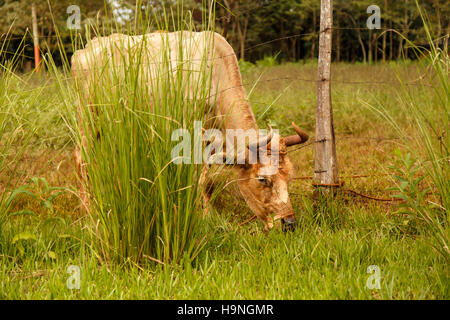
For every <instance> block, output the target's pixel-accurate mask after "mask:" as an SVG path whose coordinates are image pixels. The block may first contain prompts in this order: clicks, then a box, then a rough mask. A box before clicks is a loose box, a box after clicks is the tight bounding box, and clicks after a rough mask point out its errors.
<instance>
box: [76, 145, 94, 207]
mask: <svg viewBox="0 0 450 320" xmlns="http://www.w3.org/2000/svg"><path fill="white" fill-rule="evenodd" d="M73 158H74V160H75V168H76V172H77V176H78V179H79V180H80V181H79V182H80V200H81V204H82V206H83V207H84V208H85V209H86V211H87V212H89V209H90V208H89V197H88V193H87V190H86V183H87V181H88V176H87V170H86V163H85V162H84V161H83V158H82V156H81V149H80V146H78V145H77V146H76V147H75V150H74V151H73Z"/></svg>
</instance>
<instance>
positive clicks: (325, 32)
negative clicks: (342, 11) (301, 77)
mask: <svg viewBox="0 0 450 320" xmlns="http://www.w3.org/2000/svg"><path fill="white" fill-rule="evenodd" d="M332 26H333V0H321V9H320V37H319V61H318V81H317V109H316V137H315V139H316V141H315V164H314V182H315V185H316V186H317V187H321V185H322V186H323V187H325V186H333V185H338V184H339V178H338V165H337V158H336V146H335V137H334V126H333V109H332V105H331V44H332ZM329 189H330V188H326V189H324V191H325V190H329Z"/></svg>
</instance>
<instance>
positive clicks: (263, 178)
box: [258, 176, 269, 184]
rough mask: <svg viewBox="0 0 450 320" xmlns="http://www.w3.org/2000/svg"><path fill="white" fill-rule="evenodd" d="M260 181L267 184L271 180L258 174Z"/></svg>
mask: <svg viewBox="0 0 450 320" xmlns="http://www.w3.org/2000/svg"><path fill="white" fill-rule="evenodd" d="M258 181H259V182H260V183H263V184H267V183H268V182H269V180H268V179H267V178H266V177H263V176H258Z"/></svg>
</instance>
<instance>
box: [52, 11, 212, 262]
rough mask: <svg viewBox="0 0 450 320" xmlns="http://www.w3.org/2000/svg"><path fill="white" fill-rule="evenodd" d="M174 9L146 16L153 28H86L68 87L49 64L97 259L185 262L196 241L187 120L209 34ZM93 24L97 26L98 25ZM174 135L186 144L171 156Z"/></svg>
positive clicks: (199, 96) (201, 83)
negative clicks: (76, 156) (76, 158)
mask: <svg viewBox="0 0 450 320" xmlns="http://www.w3.org/2000/svg"><path fill="white" fill-rule="evenodd" d="M167 16H168V15H165V17H167ZM176 17H178V18H176V20H175V19H174V20H173V21H171V22H170V21H168V20H167V18H165V19H158V18H157V17H156V16H153V17H150V19H153V21H156V22H155V25H156V26H157V30H160V31H159V32H156V33H155V32H154V33H152V34H147V35H145V34H144V35H139V36H133V37H132V36H128V35H131V34H133V31H130V30H128V32H127V34H128V35H126V34H124V35H117V34H116V35H114V36H110V37H108V38H97V39H91V37H90V35H89V32H87V33H86V34H87V37H86V40H87V41H86V42H87V43H88V44H89V45H88V46H87V47H86V49H85V50H84V51H83V59H86V61H87V64H86V65H85V66H87V68H85V69H84V70H81V69H82V68H81V69H80V68H78V66H76V65H72V68H75V69H76V71H75V72H74V74H75V78H74V90H73V89H70V88H69V89H68V88H67V86H66V84H65V83H64V81H63V79H62V77H63V76H62V75H61V73H59V71H57V70H56V68H53V69H54V70H55V74H56V75H57V77H59V79H60V88H61V90H60V92H61V93H62V95H63V98H64V100H65V101H66V106H67V107H68V108H72V110H73V112H72V114H75V112H78V120H77V121H75V122H76V124H74V123H73V121H72V129H73V132H74V133H75V140H76V143H77V145H78V146H79V147H80V148H81V151H82V157H83V159H84V161H85V162H86V166H85V175H86V177H85V179H84V181H83V182H82V183H84V184H85V185H86V188H87V191H88V194H89V214H90V216H91V217H92V225H91V227H92V230H93V234H94V235H95V236H94V238H95V244H96V245H97V248H98V250H99V252H100V254H101V256H102V257H103V259H105V260H114V261H119V262H125V261H132V262H136V263H141V262H143V261H149V260H150V261H157V262H159V263H172V262H175V263H176V262H179V261H180V260H182V259H183V260H186V259H188V260H189V261H191V260H192V259H193V258H195V256H196V255H197V254H198V252H199V250H200V249H201V247H202V246H203V243H204V237H203V236H202V235H201V234H200V231H199V226H200V225H199V218H200V217H199V209H200V202H199V199H200V198H201V197H200V187H199V183H198V182H199V178H200V175H201V164H200V163H195V162H194V152H196V151H197V152H198V145H197V149H195V150H194V147H195V146H196V143H194V141H200V144H201V143H202V142H201V141H202V137H201V132H202V130H201V127H200V128H197V129H199V131H197V132H196V131H195V130H194V125H195V121H203V119H204V117H205V116H204V115H205V114H206V113H207V108H208V105H209V102H210V100H211V99H212V97H211V96H210V80H211V77H210V73H211V68H209V67H208V63H210V62H211V59H212V58H211V56H210V54H211V52H212V50H211V48H212V46H213V43H212V42H213V37H212V34H213V33H208V32H207V33H203V36H201V37H200V36H199V34H196V33H195V34H194V33H193V30H194V29H193V23H192V21H191V17H190V15H189V14H187V15H185V14H184V13H183V12H182V10H181V9H180V11H179V12H177V15H176ZM169 27H170V28H169ZM141 28H142V26H141ZM142 29H145V28H142ZM169 29H171V30H184V31H183V32H177V33H176V34H173V33H169V32H166V31H167V30H169ZM206 29H208V30H212V27H211V26H209V27H207V28H206ZM154 30H155V29H154V28H153V31H154ZM161 30H164V31H161ZM96 32H97V33H98V34H97V36H99V34H100V33H103V34H104V30H103V29H102V28H100V27H99V28H97V31H96ZM208 60H209V61H208ZM76 61H79V60H76V59H75V60H72V62H73V63H76ZM53 66H54V65H53ZM58 74H59V75H58ZM74 100H77V105H78V111H75V110H74V107H73V101H74ZM72 120H73V119H72ZM68 123H69V124H70V123H71V120H70V119H69V120H68ZM195 134H196V135H195ZM181 141H190V143H188V144H186V145H185V149H183V152H179V153H176V152H175V154H177V156H175V157H173V154H174V152H172V151H173V148H174V147H175V146H177V145H178V144H179V143H180V142H181ZM187 151H189V152H190V154H191V156H192V157H189V156H188V154H189V152H187Z"/></svg>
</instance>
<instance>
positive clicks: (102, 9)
mask: <svg viewBox="0 0 450 320" xmlns="http://www.w3.org/2000/svg"><path fill="white" fill-rule="evenodd" d="M207 2H208V1H205V0H203V1H202V0H184V1H183V7H184V14H185V16H186V12H187V11H188V10H190V12H192V17H193V20H194V21H195V25H196V28H197V30H201V29H202V27H203V26H202V20H204V19H205V18H204V17H205V10H207V9H205V8H206V6H205V3H207ZM333 2H334V10H333V19H334V23H333V25H334V30H333V60H334V61H349V62H355V61H361V62H365V63H372V62H379V61H388V60H397V59H400V58H403V57H407V58H414V53H413V52H412V50H411V49H410V47H409V45H408V43H407V41H406V40H405V38H407V39H408V40H410V41H412V42H413V43H414V44H417V45H426V43H427V41H426V36H425V30H424V25H423V22H422V19H421V16H420V13H419V10H418V8H417V6H416V1H415V0H334V1H333ZM34 3H35V5H36V8H37V16H38V17H37V20H38V30H39V36H40V48H41V51H42V53H45V52H47V51H51V52H52V53H53V54H54V55H55V56H58V54H59V50H58V36H59V38H60V39H61V40H62V44H63V46H64V47H65V50H66V52H67V53H68V55H70V53H71V51H72V50H73V49H72V44H71V43H72V40H71V38H72V37H73V36H74V33H75V32H81V33H85V32H86V30H87V29H89V26H90V25H96V24H97V25H98V23H99V22H100V23H101V24H103V25H110V26H112V27H111V28H112V29H114V31H118V32H127V30H130V29H132V30H134V32H136V33H146V32H154V31H156V30H158V29H160V28H161V25H160V24H158V23H156V19H155V18H154V17H155V16H156V17H165V18H166V19H168V21H177V18H179V17H178V16H177V14H178V13H177V12H179V10H177V6H178V5H179V2H177V1H174V0H146V1H143V0H138V1H136V0H134V1H133V0H106V1H104V0H90V1H82V0H35V1H34ZM71 5H78V6H79V8H80V13H81V30H68V28H67V19H68V18H69V16H70V14H69V13H68V12H67V8H68V7H69V6H71ZM370 5H377V6H378V7H379V8H380V17H381V29H373V30H370V29H368V28H367V25H366V21H367V19H368V18H369V16H371V13H367V8H368V7H369V6H370ZM419 5H420V7H421V9H422V10H423V12H424V13H426V15H427V19H428V20H429V25H430V27H431V32H432V35H433V38H434V39H435V41H436V44H438V45H439V46H440V47H441V48H448V37H449V33H450V21H449V17H450V5H449V4H448V1H447V0H419ZM143 21H145V22H143ZM31 23H32V22H31V1H25V0H0V37H1V38H0V43H6V44H7V45H8V49H7V50H6V51H7V52H8V53H9V54H12V53H13V52H15V51H16V50H17V49H18V48H19V47H24V50H23V51H22V52H21V54H22V55H23V59H22V60H23V62H26V61H31V60H32V57H33V53H32V50H33V42H32V35H31V31H30V30H32V28H31ZM169 24H170V25H172V24H171V23H169ZM319 24H320V0H276V1H275V0H218V1H216V3H215V30H216V32H218V33H220V34H222V35H223V36H224V37H226V39H227V40H228V41H229V42H230V44H231V45H232V46H233V48H234V50H235V52H236V54H237V56H238V59H242V60H246V61H255V60H259V59H262V58H264V57H265V56H276V57H277V59H278V60H280V61H298V60H306V59H314V58H316V57H317V55H318V37H319ZM111 28H109V29H108V28H106V30H108V31H105V33H107V32H111ZM100 32H102V31H100ZM57 35H58V36H57ZM24 36H25V38H24ZM24 45H25V46H24ZM446 50H447V49H446ZM2 58H3V59H4V58H5V57H2Z"/></svg>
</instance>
